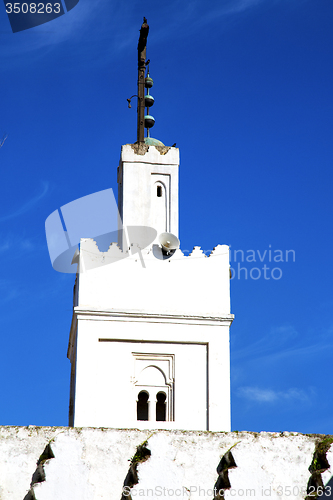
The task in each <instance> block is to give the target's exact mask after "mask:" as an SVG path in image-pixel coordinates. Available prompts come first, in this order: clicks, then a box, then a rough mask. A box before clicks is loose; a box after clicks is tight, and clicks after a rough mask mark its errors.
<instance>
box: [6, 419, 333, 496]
mask: <svg viewBox="0 0 333 500" xmlns="http://www.w3.org/2000/svg"><path fill="white" fill-rule="evenodd" d="M322 439H323V436H315V435H312V436H311V435H302V434H293V433H283V434H280V433H260V434H255V433H250V432H240V433H237V432H233V433H232V432H231V433H209V432H193V431H186V432H185V431H154V432H153V433H150V432H148V431H140V430H125V429H124V430H116V429H94V428H83V429H73V428H63V427H53V428H51V427H21V428H20V427H1V428H0V499H1V500H23V499H24V498H26V499H29V498H30V499H31V498H34V497H33V496H32V495H34V496H35V498H36V500H67V499H68V500H102V499H103V500H106V499H108V500H113V499H114V500H120V499H121V494H122V489H123V484H124V480H125V477H126V475H127V472H128V469H129V465H130V460H131V458H132V457H133V456H134V454H135V453H136V449H137V447H138V446H139V445H140V444H142V443H143V442H144V441H145V440H148V442H147V445H146V446H147V447H148V449H149V450H150V451H151V456H150V458H149V459H148V460H147V461H145V462H143V463H141V464H139V465H138V475H139V483H138V484H137V485H136V486H134V487H133V488H132V489H131V496H132V499H133V500H134V499H135V498H136V497H137V498H158V497H161V498H163V499H164V498H166V499H168V498H172V497H174V498H175V497H178V498H181V499H189V498H190V499H191V500H194V499H203V498H209V499H210V500H212V499H213V497H214V494H213V488H214V485H215V482H216V480H217V477H218V474H217V472H216V468H217V466H218V464H219V462H220V459H221V457H222V456H223V455H224V454H225V453H226V452H227V451H228V450H229V449H230V448H231V447H233V448H232V450H231V451H232V454H233V457H234V459H235V462H236V465H237V467H236V468H234V469H231V470H229V471H228V476H229V480H230V485H231V488H230V489H229V490H226V492H225V498H226V499H227V498H231V497H237V498H239V497H246V498H248V497H250V498H272V499H281V498H282V499H286V498H297V499H303V498H304V497H305V496H306V495H305V493H304V492H305V489H306V486H307V483H308V480H309V478H310V472H309V470H308V468H309V466H310V464H311V462H312V459H313V453H314V451H315V445H316V443H317V442H319V441H321V440H322ZM49 443H50V447H51V449H52V452H53V455H54V458H50V459H48V460H46V461H45V463H44V466H43V467H44V472H45V480H44V481H42V482H39V483H35V484H34V485H33V487H32V488H31V489H30V483H31V480H32V476H33V474H34V472H35V470H36V463H37V461H38V459H39V457H40V455H41V454H42V453H43V451H44V449H45V447H46V446H47V445H48V444H49ZM327 458H328V461H329V463H330V464H331V463H333V453H332V452H331V451H329V452H328V453H327ZM322 477H323V481H324V484H326V485H327V484H331V483H332V481H331V478H332V472H331V469H328V470H327V471H326V472H324V473H323V474H322ZM327 491H329V489H328V490H327Z"/></svg>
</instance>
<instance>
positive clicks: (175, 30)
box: [0, 0, 285, 64]
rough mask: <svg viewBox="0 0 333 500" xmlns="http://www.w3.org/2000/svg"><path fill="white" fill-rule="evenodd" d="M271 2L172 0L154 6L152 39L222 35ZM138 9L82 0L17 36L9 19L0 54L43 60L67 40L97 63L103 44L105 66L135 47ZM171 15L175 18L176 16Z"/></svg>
mask: <svg viewBox="0 0 333 500" xmlns="http://www.w3.org/2000/svg"><path fill="white" fill-rule="evenodd" d="M275 1H285V0H275ZM269 2H272V0H224V1H221V2H211V3H210V4H209V7H207V2H205V1H203V0H192V1H191V2H183V1H182V0H170V2H169V3H168V4H166V5H165V6H163V5H160V6H159V7H158V12H159V13H160V16H159V19H163V22H162V23H161V24H160V25H159V26H157V29H156V30H155V40H165V39H169V40H170V37H172V38H173V39H175V38H178V39H181V38H184V37H188V36H189V35H190V34H194V33H196V34H197V35H199V36H202V30H203V28H207V27H208V26H209V25H211V24H216V23H219V31H221V30H222V29H223V27H224V26H223V23H222V21H224V20H225V21H226V22H228V20H229V19H231V18H233V19H234V18H235V17H237V15H239V14H242V13H244V12H246V11H248V10H251V9H254V8H256V7H258V6H260V5H261V4H264V3H269ZM139 10H140V13H141V14H142V9H141V7H140V8H139V5H138V6H136V5H134V6H133V10H132V14H131V15H129V12H128V5H127V4H126V3H125V2H123V1H121V0H114V1H113V2H110V1H109V0H94V1H93V2H90V1H84V0H81V1H80V2H79V3H78V4H77V6H76V7H74V9H72V10H71V11H70V12H68V13H67V14H64V15H63V16H60V17H59V18H57V19H55V20H53V21H50V22H49V23H46V24H43V25H41V26H37V27H35V28H32V29H30V30H26V31H23V32H20V33H16V34H15V35H14V36H13V34H12V33H11V29H10V25H9V21H8V19H5V16H4V18H3V19H2V23H1V26H0V30H1V33H2V34H6V33H7V31H3V30H8V37H6V36H2V47H3V50H2V52H3V55H4V57H7V59H10V60H11V61H13V63H15V61H14V60H13V57H14V56H23V55H24V54H25V53H35V54H36V57H41V56H43V54H45V53H48V52H49V51H52V50H54V49H55V47H56V46H57V45H59V44H61V43H65V42H67V41H68V40H70V41H71V43H72V46H71V49H72V50H75V43H78V44H79V48H80V53H84V54H85V56H86V59H89V54H91V55H92V60H93V61H95V60H96V52H95V51H94V50H93V46H94V45H95V43H98V44H100V42H101V41H103V40H105V42H106V43H105V51H103V54H101V58H100V61H101V62H102V61H103V62H104V64H105V63H109V59H110V58H114V55H115V53H119V52H121V51H123V50H124V49H126V48H127V47H128V45H133V43H134V44H136V42H137V38H138V19H137V15H136V14H137V12H138V11H139ZM156 11H157V9H155V10H153V13H152V16H154V15H155V16H156V13H157V12H156ZM175 12H176V13H177V15H174V13H175ZM141 14H140V15H141ZM148 17H149V16H148ZM140 21H141V18H140ZM134 22H135V25H134ZM148 22H149V19H148ZM124 28H125V29H126V35H124Z"/></svg>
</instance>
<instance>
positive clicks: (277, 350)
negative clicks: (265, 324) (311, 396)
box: [232, 325, 333, 361]
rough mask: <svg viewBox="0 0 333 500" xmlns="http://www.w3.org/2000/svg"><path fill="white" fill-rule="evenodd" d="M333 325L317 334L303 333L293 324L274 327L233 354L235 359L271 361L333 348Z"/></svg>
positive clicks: (235, 350)
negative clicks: (264, 359) (300, 333)
mask: <svg viewBox="0 0 333 500" xmlns="http://www.w3.org/2000/svg"><path fill="white" fill-rule="evenodd" d="M332 333H333V327H331V328H326V329H325V330H322V331H320V332H318V331H317V332H316V335H313V333H311V332H310V334H306V333H304V332H303V333H302V335H299V333H298V332H297V330H296V329H295V328H294V327H293V326H291V325H286V326H279V327H273V328H271V330H270V331H269V333H268V334H267V335H265V336H264V337H262V338H261V339H259V340H257V341H256V342H253V343H252V344H250V345H247V346H245V347H241V348H240V349H237V348H236V349H234V350H233V351H232V356H233V360H234V361H239V360H246V359H251V360H255V359H262V358H266V360H267V359H268V358H269V359H270V360H271V361H273V359H274V360H277V359H282V358H287V357H290V356H298V357H301V356H304V357H306V356H309V355H313V354H315V353H319V352H321V351H323V350H326V351H327V350H328V349H332V348H333V335H332Z"/></svg>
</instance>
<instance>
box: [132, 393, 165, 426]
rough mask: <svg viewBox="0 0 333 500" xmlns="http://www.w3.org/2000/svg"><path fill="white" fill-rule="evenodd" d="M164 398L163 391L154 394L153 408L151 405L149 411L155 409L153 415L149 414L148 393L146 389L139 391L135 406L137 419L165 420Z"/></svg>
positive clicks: (149, 402)
mask: <svg viewBox="0 0 333 500" xmlns="http://www.w3.org/2000/svg"><path fill="white" fill-rule="evenodd" d="M166 398H167V397H166V394H165V392H158V393H157V394H156V401H155V402H154V403H155V408H153V407H151V412H153V411H154V410H155V412H154V413H155V415H150V412H149V409H150V408H149V406H150V405H151V403H152V402H151V401H149V393H148V392H147V391H140V392H139V394H138V400H137V406H136V413H137V420H156V422H165V421H166ZM152 406H154V405H152ZM149 417H150V418H149ZM153 417H155V418H153Z"/></svg>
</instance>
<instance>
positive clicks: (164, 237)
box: [158, 233, 180, 254]
mask: <svg viewBox="0 0 333 500" xmlns="http://www.w3.org/2000/svg"><path fill="white" fill-rule="evenodd" d="M158 242H159V243H160V245H161V246H162V251H163V253H166V254H169V253H170V252H174V251H175V250H177V249H178V248H179V245H180V241H179V239H178V238H177V236H176V235H175V234H172V233H161V234H160V235H159V237H158Z"/></svg>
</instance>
